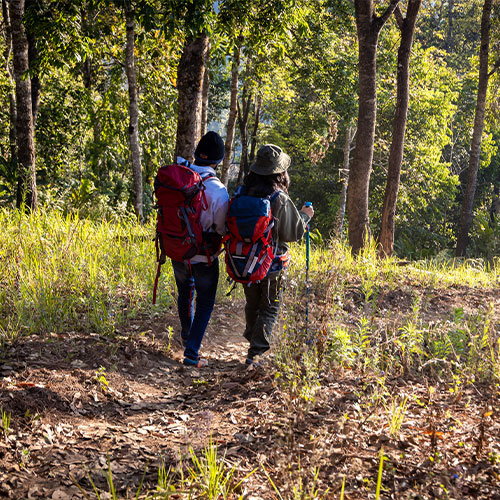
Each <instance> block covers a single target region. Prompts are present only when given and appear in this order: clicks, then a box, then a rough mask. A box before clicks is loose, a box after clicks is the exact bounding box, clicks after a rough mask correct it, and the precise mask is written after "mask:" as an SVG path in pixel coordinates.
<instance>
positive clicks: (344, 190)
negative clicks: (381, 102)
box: [335, 125, 356, 238]
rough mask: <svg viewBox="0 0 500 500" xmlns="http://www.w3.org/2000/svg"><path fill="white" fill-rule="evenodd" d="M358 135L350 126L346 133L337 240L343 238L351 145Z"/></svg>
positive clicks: (336, 231) (336, 229)
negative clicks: (355, 135)
mask: <svg viewBox="0 0 500 500" xmlns="http://www.w3.org/2000/svg"><path fill="white" fill-rule="evenodd" d="M355 133H356V128H355V127H353V126H352V125H349V126H348V127H347V128H346V131H345V141H344V162H343V165H342V174H343V176H344V178H343V179H342V189H341V191H340V201H339V209H338V212H337V223H336V227H335V234H336V235H337V238H340V237H341V236H342V231H343V229H344V218H345V205H346V200H347V187H348V186H349V169H350V156H351V144H352V141H353V139H354V134H355Z"/></svg>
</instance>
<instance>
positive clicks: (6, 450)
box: [0, 302, 272, 500]
mask: <svg viewBox="0 0 500 500" xmlns="http://www.w3.org/2000/svg"><path fill="white" fill-rule="evenodd" d="M242 311H243V305H242V304H241V302H240V303H236V302H232V303H226V304H223V305H218V306H217V307H216V310H215V312H214V315H213V318H212V321H211V323H210V325H209V327H208V330H207V334H206V336H205V340H204V342H203V347H202V354H203V356H204V357H207V358H208V359H209V361H210V366H209V367H208V368H204V369H200V370H198V369H193V368H188V367H184V366H183V365H182V364H181V361H182V349H181V347H180V345H179V343H178V341H177V340H176V339H177V334H178V321H177V318H176V317H175V315H174V314H171V315H169V316H166V317H163V318H161V319H156V320H155V322H154V324H153V323H152V322H151V321H149V320H147V321H146V320H137V321H135V322H133V323H131V324H129V325H127V328H126V330H123V331H122V332H117V333H118V338H117V339H115V340H112V339H108V338H106V337H102V336H98V335H95V334H94V335H92V334H91V335H82V334H76V333H67V334H64V335H57V336H55V335H54V336H51V337H49V339H48V340H47V339H42V338H40V337H37V336H31V337H29V338H26V339H22V340H20V341H19V342H17V343H16V345H14V346H12V348H11V349H10V351H9V352H8V353H7V355H6V357H4V363H3V365H0V374H1V375H2V378H0V384H1V385H0V387H1V392H0V407H1V408H3V409H4V411H6V412H8V413H10V414H11V424H10V429H9V435H8V437H7V439H2V440H0V496H3V497H7V498H16V499H20V498H57V499H59V500H63V499H66V498H80V497H81V494H80V492H79V490H78V488H77V487H76V486H75V485H74V484H73V481H72V480H71V476H73V477H74V478H75V479H76V480H77V481H78V482H79V483H80V484H81V485H82V486H83V487H84V489H86V491H90V489H91V485H90V482H89V480H88V477H87V476H86V471H89V473H90V476H91V477H92V479H93V480H94V481H95V483H96V484H97V485H99V486H102V487H104V486H105V481H104V479H103V477H102V474H100V473H99V470H100V469H102V468H104V469H106V468H107V459H108V457H109V459H110V462H111V469H112V471H113V478H114V482H115V485H116V486H117V488H118V489H119V490H120V491H122V492H123V491H124V490H125V489H126V488H127V486H129V485H130V486H132V485H134V484H135V485H137V484H138V483H139V481H140V478H141V475H142V473H143V471H144V470H145V469H146V466H147V465H148V471H149V472H148V473H147V475H146V483H151V484H153V485H154V483H155V480H156V474H157V470H158V466H159V464H160V462H161V460H164V461H165V462H166V464H167V465H168V464H175V463H176V462H177V460H178V458H179V454H180V453H184V454H185V453H186V452H187V448H188V446H193V447H194V448H195V449H198V448H200V447H201V446H203V445H204V444H206V443H207V441H208V439H209V437H210V435H212V437H213V439H214V441H215V442H217V443H219V444H220V445H223V446H225V447H227V448H228V457H229V456H231V455H232V454H234V453H235V451H236V450H237V449H238V448H239V445H240V444H242V443H243V444H244V443H245V442H246V441H245V440H246V437H245V435H244V434H242V433H241V430H242V425H241V423H242V421H244V420H245V418H246V417H245V413H246V408H247V407H249V406H251V405H252V404H254V403H255V402H256V400H257V399H258V398H252V391H254V384H252V383H249V382H250V381H251V380H252V378H253V375H252V374H251V373H248V371H246V370H245V368H244V365H243V364H242V360H244V356H245V354H246V344H245V342H244V339H243V338H242V336H241V333H242V331H243V321H242ZM169 326H171V327H173V328H174V332H175V335H174V338H173V340H172V344H171V349H170V350H169V351H167V350H166V349H165V345H166V342H167V329H168V327H169ZM259 385H260V386H262V381H261V382H260V383H259ZM268 390H269V391H271V390H272V384H268ZM265 394H266V393H265V392H262V388H260V389H259V398H261V397H262V396H263V395H265ZM235 436H236V437H235ZM238 440H241V443H240V442H239V441H238Z"/></svg>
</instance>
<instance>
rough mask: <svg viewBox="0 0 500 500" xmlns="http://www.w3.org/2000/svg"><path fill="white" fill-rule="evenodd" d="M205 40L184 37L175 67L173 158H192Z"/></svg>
mask: <svg viewBox="0 0 500 500" xmlns="http://www.w3.org/2000/svg"><path fill="white" fill-rule="evenodd" d="M208 44H209V39H208V35H207V34H206V33H204V32H203V33H200V34H199V35H198V36H188V38H187V39H186V41H185V43H184V47H183V50H182V55H181V59H180V61H179V65H178V68H177V90H178V92H179V97H178V111H177V136H176V143H175V156H176V157H177V156H182V157H184V158H186V159H187V160H192V159H193V152H194V150H195V147H196V142H197V140H198V137H199V136H200V131H201V123H200V118H201V108H202V94H203V79H204V73H205V59H206V54H207V51H208Z"/></svg>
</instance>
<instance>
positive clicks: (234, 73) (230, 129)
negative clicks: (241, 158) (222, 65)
mask: <svg viewBox="0 0 500 500" xmlns="http://www.w3.org/2000/svg"><path fill="white" fill-rule="evenodd" d="M240 53H241V46H240V44H239V43H237V44H236V45H235V46H234V49H233V59H232V63H231V97H230V101H229V116H228V119H227V127H226V141H225V143H224V149H225V156H224V162H223V164H222V171H221V181H222V182H223V183H224V184H225V185H226V186H227V182H228V178H229V167H230V166H231V160H232V157H233V142H234V130H235V127H236V116H237V114H238V76H239V69H240Z"/></svg>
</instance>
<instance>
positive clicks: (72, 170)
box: [0, 0, 500, 259]
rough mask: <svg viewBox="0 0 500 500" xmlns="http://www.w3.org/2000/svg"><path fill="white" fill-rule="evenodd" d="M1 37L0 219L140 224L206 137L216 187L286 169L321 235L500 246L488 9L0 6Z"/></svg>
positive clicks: (497, 9) (242, 1)
mask: <svg viewBox="0 0 500 500" xmlns="http://www.w3.org/2000/svg"><path fill="white" fill-rule="evenodd" d="M1 27H2V35H3V36H2V39H1V43H2V50H1V55H0V58H1V61H2V68H3V70H2V71H0V99H1V102H2V104H3V105H2V106H1V108H0V109H1V113H0V204H1V206H4V207H8V208H14V207H17V208H21V207H22V208H24V209H31V210H35V211H36V210H37V209H38V208H39V207H42V208H43V209H48V210H51V209H56V210H60V211H62V212H63V213H74V212H78V213H79V214H80V216H82V217H92V218H94V217H96V218H108V219H113V218H123V217H130V216H133V217H138V218H139V219H141V220H145V219H147V218H149V217H151V216H154V210H153V205H154V200H153V194H152V181H153V178H154V175H155V172H156V170H157V168H158V167H159V166H161V165H163V164H167V163H171V162H172V161H173V159H174V155H175V154H181V155H183V156H185V157H187V158H189V157H190V156H191V154H192V152H193V150H194V146H195V144H196V142H197V140H198V139H199V137H200V136H201V135H202V134H203V133H204V132H205V131H206V130H207V129H211V130H216V131H218V132H219V133H220V134H221V135H222V136H223V137H224V138H225V141H226V158H225V161H224V164H223V165H222V168H221V171H220V175H221V178H222V179H223V180H224V182H226V183H228V184H229V188H230V191H231V189H233V188H234V186H235V185H236V183H237V182H240V181H241V179H242V177H243V175H244V174H245V172H247V171H248V166H249V164H250V163H251V161H252V159H253V157H254V155H255V151H256V148H257V147H258V146H259V145H261V144H264V143H267V142H272V143H276V144H278V145H280V146H281V147H282V148H283V149H284V150H285V151H286V152H287V153H288V154H289V155H290V156H291V157H292V167H291V169H290V174H291V178H292V186H291V190H290V193H291V196H292V198H293V199H294V200H297V202H299V200H300V202H303V201H306V200H310V201H313V202H314V206H315V209H316V216H315V219H314V227H315V228H316V229H318V233H317V235H316V238H317V240H318V241H320V240H321V239H323V240H326V239H327V238H328V237H330V236H331V235H335V236H337V237H338V236H342V235H343V234H346V235H348V238H349V243H350V244H351V246H352V248H353V250H354V251H355V252H357V251H359V250H360V249H361V248H362V247H363V246H364V245H365V244H366V241H367V240H366V236H367V235H372V236H373V237H374V238H375V239H376V241H378V242H379V253H380V254H381V255H391V254H393V253H396V254H397V255H398V256H399V257H402V258H410V259H415V258H425V257H431V256H435V255H438V254H442V255H444V256H450V255H453V254H456V255H458V256H463V255H467V256H472V257H483V258H487V259H491V258H493V257H494V256H495V255H498V254H499V252H500V197H499V191H500V151H499V149H498V144H499V142H500V121H499V113H500V79H499V77H498V74H499V72H498V71H497V70H498V68H499V66H500V59H499V53H500V50H499V48H500V2H499V1H498V0H404V1H403V0H355V1H354V2H353V1H349V0H252V1H249V0H220V1H216V2H213V1H210V0H163V1H159V0H158V1H156V0H137V1H126V0H114V1H113V0H106V1H105V0H94V1H91V0H71V1H69V0H66V1H51V0H26V1H25V0H2V23H1ZM358 54H359V57H358ZM348 180H349V184H348V183H347V181H348ZM344 219H345V220H344Z"/></svg>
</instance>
